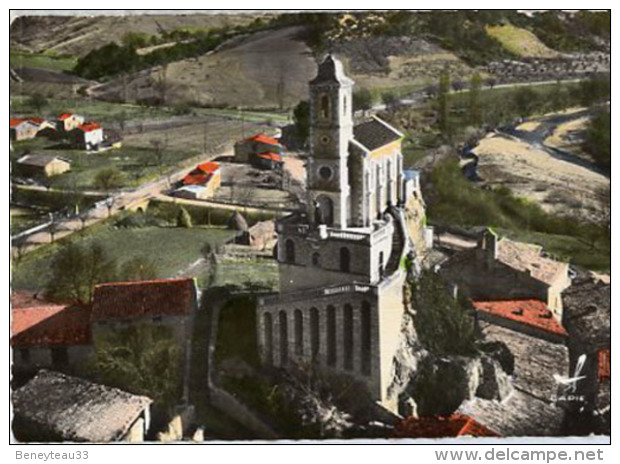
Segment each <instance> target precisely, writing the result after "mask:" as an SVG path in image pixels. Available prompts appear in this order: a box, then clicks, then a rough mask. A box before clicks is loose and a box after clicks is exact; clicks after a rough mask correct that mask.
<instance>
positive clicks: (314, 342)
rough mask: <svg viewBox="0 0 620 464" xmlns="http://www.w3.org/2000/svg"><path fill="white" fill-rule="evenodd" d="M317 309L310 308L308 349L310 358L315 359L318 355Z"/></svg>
mask: <svg viewBox="0 0 620 464" xmlns="http://www.w3.org/2000/svg"><path fill="white" fill-rule="evenodd" d="M319 343H320V338H319V310H318V309H316V308H310V349H311V353H312V359H316V358H317V356H318V355H319V349H320V346H319Z"/></svg>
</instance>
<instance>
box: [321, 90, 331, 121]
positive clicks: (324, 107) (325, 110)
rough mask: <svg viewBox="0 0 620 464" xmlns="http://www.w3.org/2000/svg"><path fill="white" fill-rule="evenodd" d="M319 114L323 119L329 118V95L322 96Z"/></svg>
mask: <svg viewBox="0 0 620 464" xmlns="http://www.w3.org/2000/svg"><path fill="white" fill-rule="evenodd" d="M319 112H320V114H321V117H322V118H328V117H329V97H328V96H327V95H321V98H320V100H319Z"/></svg>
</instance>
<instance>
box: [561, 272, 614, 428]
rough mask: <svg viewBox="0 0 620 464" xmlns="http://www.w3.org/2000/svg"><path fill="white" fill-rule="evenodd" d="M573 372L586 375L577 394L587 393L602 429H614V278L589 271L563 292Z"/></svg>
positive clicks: (586, 402)
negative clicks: (612, 290)
mask: <svg viewBox="0 0 620 464" xmlns="http://www.w3.org/2000/svg"><path fill="white" fill-rule="evenodd" d="M562 299H563V301H564V319H565V326H566V330H567V331H568V333H569V334H570V338H569V341H568V347H569V350H570V355H571V372H576V370H577V369H580V375H583V376H584V379H583V380H582V381H580V382H578V383H577V385H576V387H577V388H576V391H575V394H576V395H577V396H583V397H584V404H583V405H581V406H585V410H586V412H587V413H588V414H590V415H591V417H590V420H593V422H594V424H593V425H594V429H595V430H596V431H597V432H598V433H602V434H607V435H609V432H610V419H611V417H610V412H611V409H610V397H609V388H610V382H611V372H610V370H611V369H610V359H611V358H610V350H611V282H610V280H609V279H608V278H606V277H604V278H601V276H598V275H595V274H593V273H587V274H583V275H578V276H577V277H575V279H573V285H571V286H570V287H569V288H568V289H566V290H565V291H564V293H563V294H562Z"/></svg>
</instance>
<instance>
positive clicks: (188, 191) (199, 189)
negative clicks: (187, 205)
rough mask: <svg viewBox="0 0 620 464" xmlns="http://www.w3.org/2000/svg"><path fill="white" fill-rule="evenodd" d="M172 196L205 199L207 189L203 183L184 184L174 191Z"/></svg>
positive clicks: (207, 192)
mask: <svg viewBox="0 0 620 464" xmlns="http://www.w3.org/2000/svg"><path fill="white" fill-rule="evenodd" d="M174 196H175V197H179V198H187V199H188V200H206V199H207V198H209V190H208V189H207V187H205V186H204V185H184V186H183V187H179V188H178V189H176V190H175V191H174Z"/></svg>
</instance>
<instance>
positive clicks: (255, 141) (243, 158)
mask: <svg viewBox="0 0 620 464" xmlns="http://www.w3.org/2000/svg"><path fill="white" fill-rule="evenodd" d="M258 153H277V154H280V155H281V154H282V146H281V145H280V142H278V140H276V139H275V138H273V137H270V136H268V135H267V134H262V133H261V134H256V135H253V136H252V137H250V138H247V139H245V140H242V141H241V142H237V143H236V144H235V156H234V160H235V161H236V162H237V163H248V162H250V160H251V155H255V154H258Z"/></svg>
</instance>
